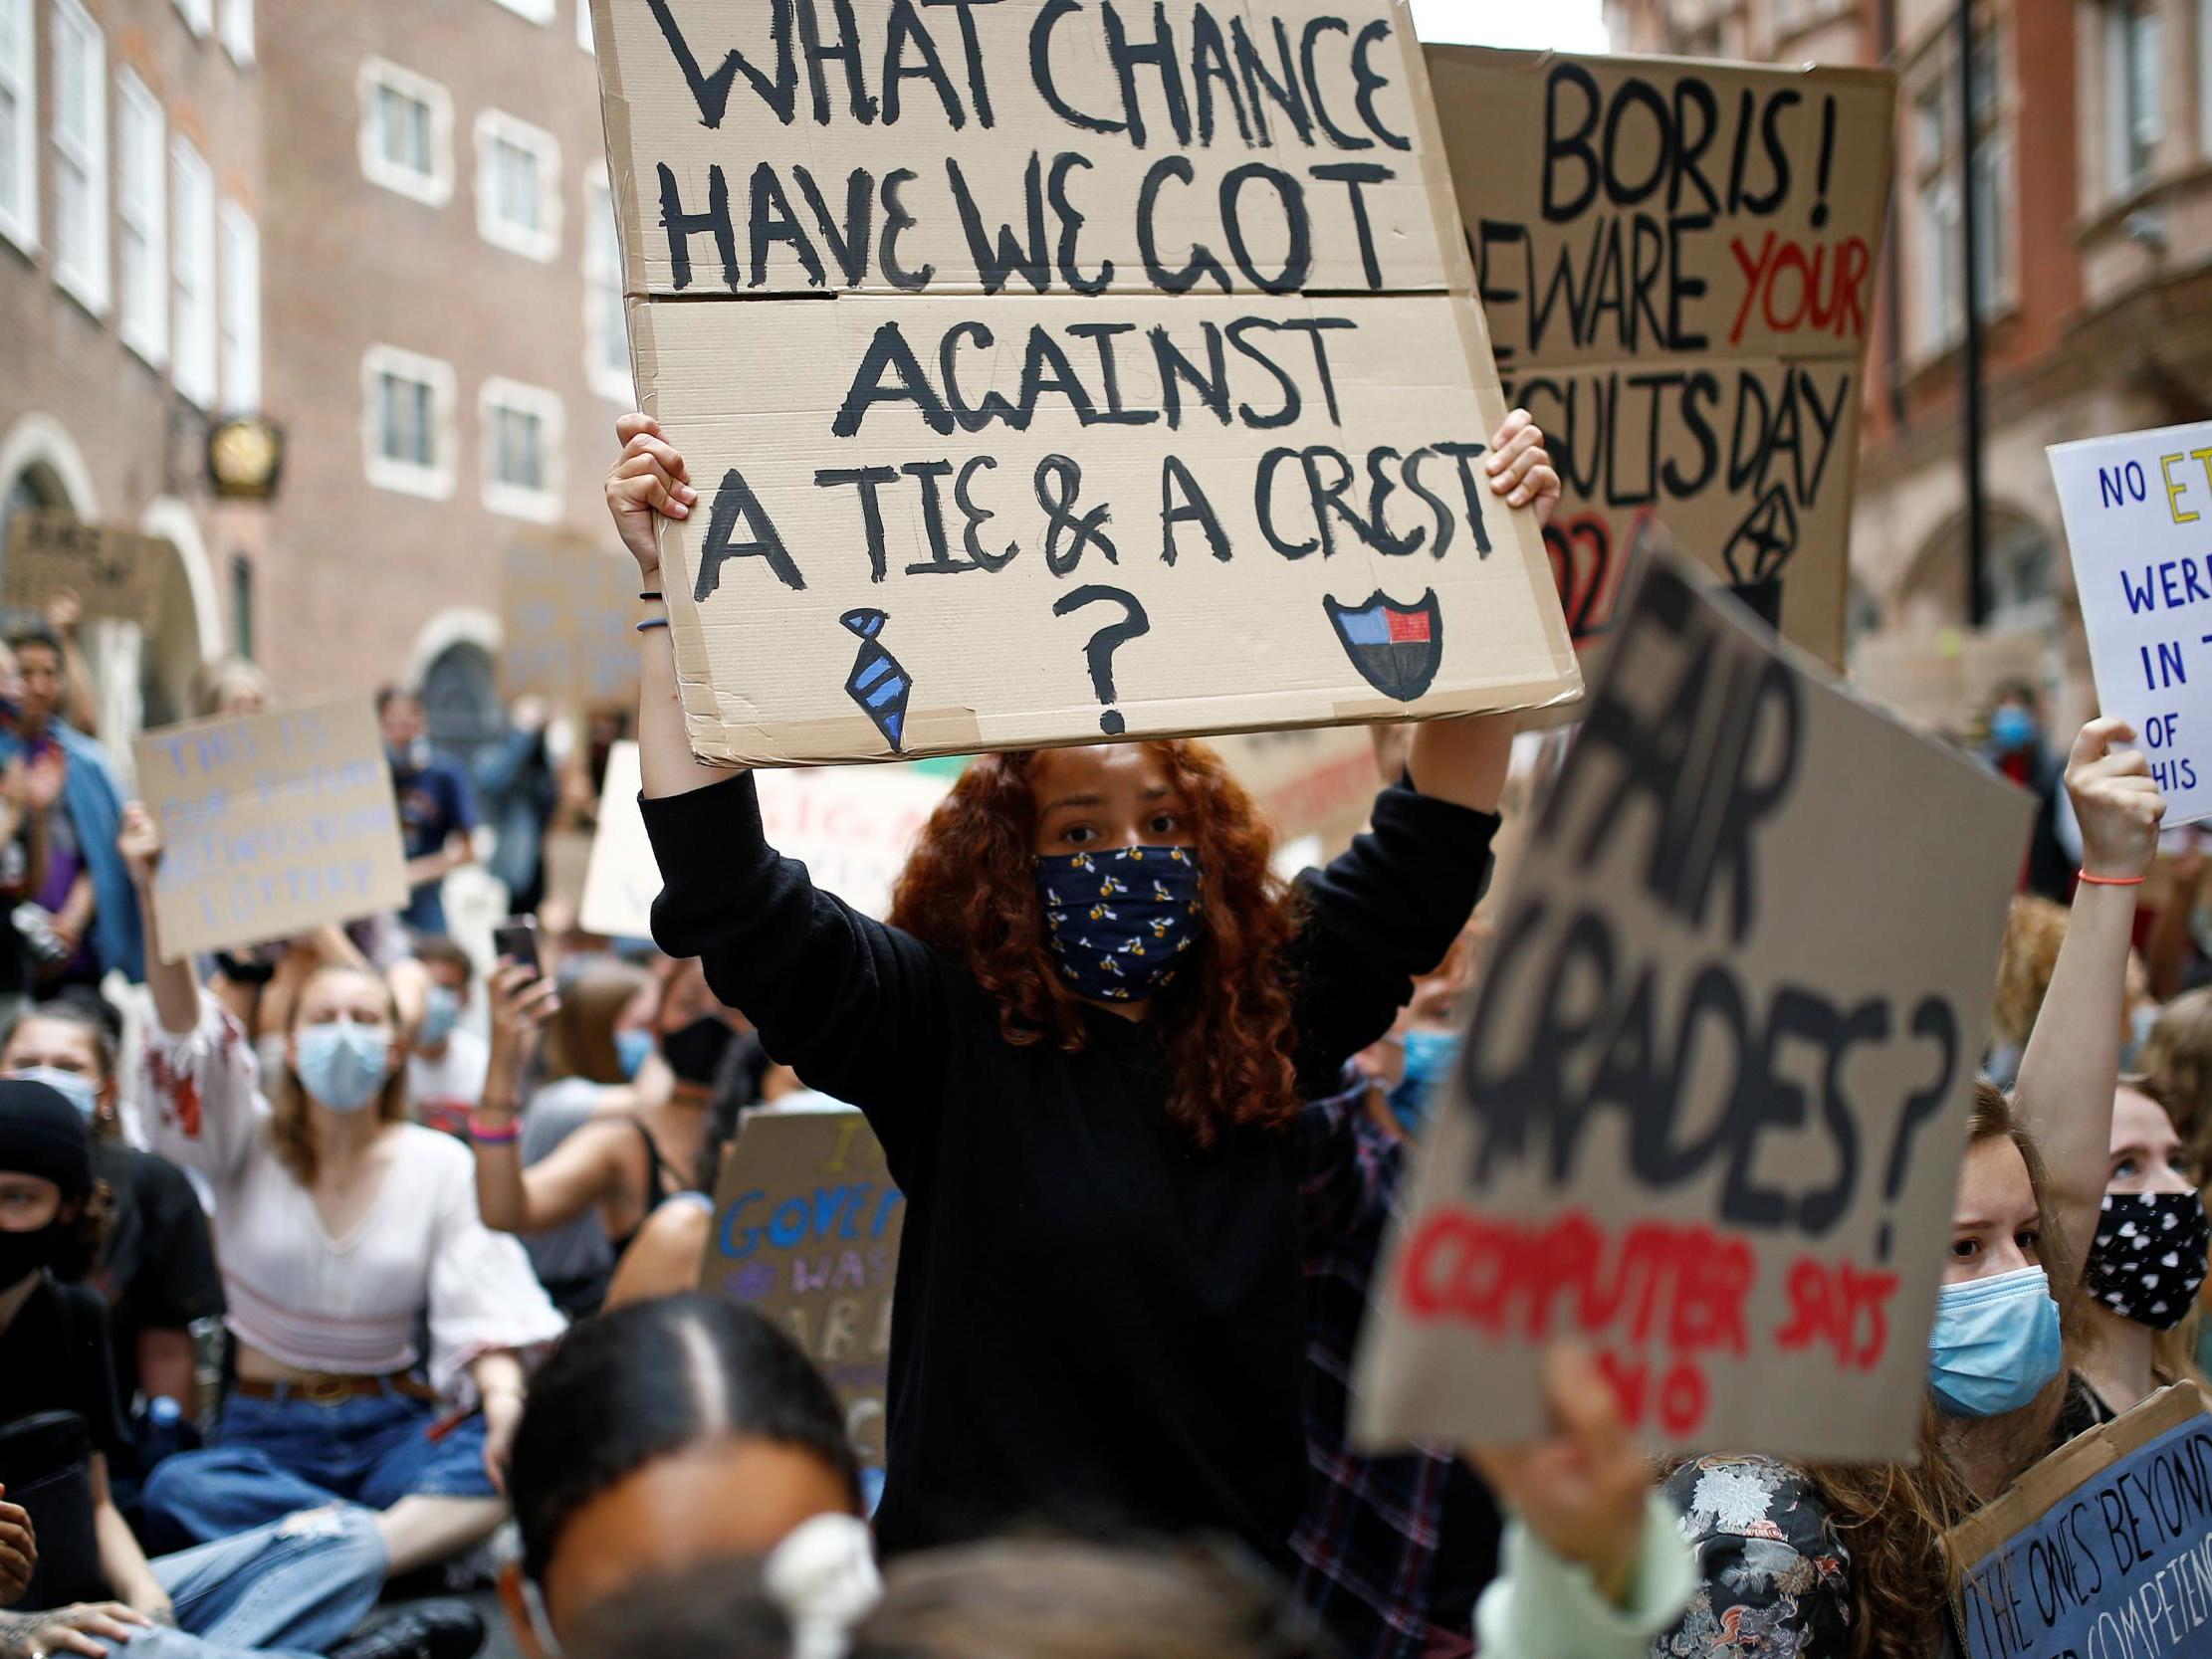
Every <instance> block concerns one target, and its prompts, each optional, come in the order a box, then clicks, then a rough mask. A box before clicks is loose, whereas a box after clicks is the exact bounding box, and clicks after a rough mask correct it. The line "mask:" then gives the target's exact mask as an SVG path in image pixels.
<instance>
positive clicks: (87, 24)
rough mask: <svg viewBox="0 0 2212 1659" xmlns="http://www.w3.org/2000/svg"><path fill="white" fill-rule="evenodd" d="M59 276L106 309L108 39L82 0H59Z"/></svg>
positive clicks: (88, 304)
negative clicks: (79, 1)
mask: <svg viewBox="0 0 2212 1659" xmlns="http://www.w3.org/2000/svg"><path fill="white" fill-rule="evenodd" d="M52 34H53V40H54V280H55V281H56V282H58V283H60V284H61V285H62V287H63V288H64V289H66V290H67V291H68V292H69V293H71V294H73V295H75V296H76V297H77V298H78V299H79V300H80V301H82V302H83V303H84V305H85V308H86V309H87V310H88V311H92V312H93V313H94V314H95V315H96V316H105V315H107V313H108V302H109V275H108V42H107V39H106V37H104V36H103V35H102V34H101V32H100V25H99V24H98V23H95V22H94V21H93V17H92V14H91V13H90V12H88V11H86V10H85V8H84V7H83V6H81V5H79V4H78V0H54V9H53V25H52Z"/></svg>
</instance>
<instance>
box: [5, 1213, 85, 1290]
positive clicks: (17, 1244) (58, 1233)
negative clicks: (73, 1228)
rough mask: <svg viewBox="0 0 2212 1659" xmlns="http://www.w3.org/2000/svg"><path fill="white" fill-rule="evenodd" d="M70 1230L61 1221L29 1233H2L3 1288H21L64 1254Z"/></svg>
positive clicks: (51, 1222) (49, 1223) (52, 1222)
mask: <svg viewBox="0 0 2212 1659" xmlns="http://www.w3.org/2000/svg"><path fill="white" fill-rule="evenodd" d="M67 1241H68V1229H67V1228H65V1227H64V1226H63V1225H62V1223H61V1222H59V1221H50V1222H48V1223H47V1224H46V1225H45V1226H43V1227H40V1228H38V1229H37V1230H35V1231H33V1232H28V1233H0V1288H5V1287H6V1286H9V1285H19V1284H21V1283H22V1282H23V1281H24V1280H26V1279H28V1278H29V1277H30V1276H31V1275H32V1274H34V1273H36V1272H38V1270H39V1269H40V1268H42V1267H45V1266H47V1265H49V1264H50V1263H51V1262H52V1261H53V1260H54V1258H55V1257H56V1256H58V1255H60V1254H61V1252H62V1246H63V1245H64V1244H65V1243H66V1242H67Z"/></svg>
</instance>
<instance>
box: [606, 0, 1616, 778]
mask: <svg viewBox="0 0 2212 1659" xmlns="http://www.w3.org/2000/svg"><path fill="white" fill-rule="evenodd" d="M835 14H836V15H835V22H834V24H832V23H831V20H830V18H829V17H828V15H827V13H826V12H825V10H824V8H823V7H822V6H821V5H820V4H819V3H818V0H765V3H764V0H646V3H645V4H642V5H616V4H614V3H613V0H593V20H594V24H595V26H596V30H597V39H598V43H599V72H600V87H601V93H602V104H603V108H604V112H605V118H606V131H607V155H608V163H609V173H610V175H611V177H612V179H613V181H614V187H615V194H616V199H617V217H618V219H619V220H620V224H621V231H622V237H623V243H624V250H625V259H624V265H625V271H626V280H627V284H628V287H629V291H630V293H631V294H632V296H633V299H632V301H631V306H630V338H631V348H632V357H633V360H634V362H635V364H636V371H637V377H638V385H639V387H640V392H641V396H642V397H643V399H644V404H645V408H646V411H647V412H648V413H650V414H652V415H653V416H655V418H657V419H658V420H659V422H660V423H661V425H662V427H663V428H664V429H665V431H666V433H667V435H668V437H669V439H670V441H671V442H672V443H673V444H674V445H675V446H676V447H677V449H679V450H680V451H681V452H682V453H683V455H684V456H685V458H686V461H687V463H688V465H689V467H690V471H691V476H692V479H693V481H694V484H695V485H696V487H697V488H698V490H699V491H700V503H699V506H698V508H697V509H696V510H695V511H694V513H693V514H692V516H691V517H690V518H689V519H688V520H686V521H683V522H680V523H678V522H663V523H662V524H661V526H660V541H661V555H662V563H663V568H664V570H665V571H666V573H667V578H668V579H667V582H666V591H667V594H668V602H669V608H670V617H671V623H672V626H673V629H674V634H675V651H676V663H677V671H678V677H679V680H680V682H681V685H682V693H683V699H684V707H685V712H686V715H687V718H688V723H689V727H690V732H691V738H692V744H693V747H694V749H695V750H696V751H697V752H698V753H699V754H700V755H701V756H702V757H704V758H706V759H709V760H716V761H725V762H729V761H749V762H757V763H762V764H776V765H787V764H802V763H805V762H809V761H838V760H853V759H885V758H890V757H892V756H896V755H926V754H947V753H967V752H974V751H977V750H984V749H996V748H1008V747H1018V746H1025V745H1030V744H1048V743H1071V742H1085V741H1096V740H1098V739H1099V738H1100V737H1101V735H1106V736H1119V735H1128V736H1131V737H1145V736H1159V735H1168V734H1174V733H1188V732H1205V731H1217V730H1254V729H1261V728H1267V727H1280V726H1311V725H1327V724H1343V723H1352V722H1360V721H1372V720H1380V719H1399V718H1405V717H1409V716H1410V717H1413V718H1426V717H1431V716H1437V715H1444V714H1455V713H1462V712H1465V711H1468V710H1476V709H1508V708H1531V707H1540V706H1546V705H1551V704H1554V703H1559V702H1564V701H1568V700H1570V699H1571V698H1572V696H1573V695H1574V693H1575V692H1576V690H1577V689H1578V686H1579V681H1578V678H1577V671H1576V668H1575V665H1574V660H1573V652H1572V649H1571V647H1570V646H1569V644H1568V640H1567V635H1566V630H1565V626H1564V624H1563V621H1562V619H1561V617H1560V614H1559V606H1558V601H1557V597H1556V594H1555V592H1554V589H1553V587H1552V583H1551V578H1550V574H1549V570H1548V567H1547V565H1546V561H1545V558H1544V553H1543V547H1542V542H1541V538H1540V536H1539V535H1538V533H1537V531H1536V527H1535V521H1534V515H1533V514H1532V513H1530V512H1528V511H1525V510H1522V511H1514V512H1508V511H1506V510H1505V508H1504V506H1503V504H1502V502H1501V501H1500V500H1499V498H1497V497H1496V496H1494V495H1493V494H1491V493H1490V491H1489V488H1488V485H1487V482H1486V479H1485V476H1484V473H1483V467H1484V465H1485V460H1486V457H1487V455H1488V450H1487V448H1486V446H1487V445H1488V443H1489V441H1490V438H1491V436H1492V435H1493V434H1494V433H1495V432H1496V430H1497V428H1498V426H1499V425H1500V424H1501V422H1502V421H1503V418H1504V416H1505V413H1506V407H1507V406H1506V403H1505V401H1504V398H1503V396H1502V395H1501V393H1500V390H1499V387H1498V383H1497V376H1496V372H1495V369H1494V367H1493V365H1492V363H1491V361H1490V354H1489V345H1488V339H1487V336H1486V334H1485V332H1484V327H1483V321H1482V315H1481V311H1480V309H1479V308H1478V307H1477V306H1476V305H1475V303H1474V299H1473V273H1472V268H1471V267H1470V266H1469V264H1468V262H1467V258H1466V252H1465V249H1464V247H1463V246H1462V244H1461V241H1460V237H1459V233H1458V226H1457V222H1456V215H1455V214H1454V213H1453V211H1452V208H1451V202H1450V194H1449V187H1448V182H1447V179H1446V175H1445V171H1444V167H1443V163H1442V154H1441V147H1440V142H1439V139H1438V135H1437V129H1436V121H1435V113H1434V110H1433V109H1432V108H1431V106H1430V101H1429V90H1428V84H1427V80H1426V76H1425V73H1424V71H1423V67H1422V60H1421V54H1420V51H1419V49H1418V47H1417V45H1416V43H1415V41H1414V37H1413V31H1412V28H1411V24H1410V20H1409V15H1408V13H1407V12H1406V10H1405V8H1404V6H1403V4H1398V3H1393V0H1345V3H1343V4H1337V5H1328V6H1324V5H1322V4H1320V3H1319V0H1251V3H1246V0H1237V3H1235V4H1223V3H1221V0H1161V3H1160V4H1159V5H1157V6H1155V7H1154V8H1152V9H1151V11H1150V14H1149V15H1148V16H1146V17H1145V18H1144V19H1143V20H1142V22H1141V24H1140V22H1139V21H1137V20H1136V19H1135V17H1134V14H1132V15H1131V16H1130V17H1126V18H1125V17H1124V16H1123V15H1122V13H1121V12H1120V10H1118V9H1117V8H1115V7H1112V6H1106V5H1102V4H1101V5H1094V4H1090V3H1088V0H1078V3H1074V4H1069V3H1065V0H999V3H995V4H993V5H989V6H983V5H968V4H962V5H956V6H927V5H922V4H918V3H916V0H849V3H848V0H840V4H839V5H838V6H837V7H836V8H835ZM794 25H795V29H794ZM825 29H827V30H828V31H829V35H828V36H827V37H825V36H824V35H823V30H825ZM1140 36H1141V38H1139V37H1140Z"/></svg>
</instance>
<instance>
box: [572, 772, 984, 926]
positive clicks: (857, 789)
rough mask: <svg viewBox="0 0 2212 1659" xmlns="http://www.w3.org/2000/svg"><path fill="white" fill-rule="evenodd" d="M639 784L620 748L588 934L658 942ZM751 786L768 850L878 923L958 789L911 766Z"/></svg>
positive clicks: (596, 850)
mask: <svg viewBox="0 0 2212 1659" xmlns="http://www.w3.org/2000/svg"><path fill="white" fill-rule="evenodd" d="M638 781H639V779H638V762H637V745H636V744H635V743H627V742H625V743H617V744H615V745H614V747H613V749H612V750H610V751H609V753H608V756H607V775H606V790H605V794H604V796H603V797H602V798H601V800H600V803H599V834H598V838H597V840H596V841H594V842H593V843H592V847H591V867H590V873H589V874H588V875H587V876H586V877H585V880H584V888H583V910H582V916H581V920H582V923H583V927H584V931H585V932H586V933H604V934H608V935H611V936H617V937H631V938H646V937H650V936H651V934H652V922H653V901H654V900H655V899H656V898H658V897H659V896H660V890H661V879H660V867H659V866H658V865H657V864H656V863H655V862H654V860H653V844H652V842H651V841H650V840H648V839H647V837H646V834H645V818H644V815H643V814H642V813H640V812H639V811H638V806H637V791H638ZM754 782H755V785H756V786H757V787H758V788H759V790H760V797H761V827H762V830H763V831H764V832H765V833H766V835H767V836H768V842H769V845H770V846H772V847H774V849H775V850H776V851H777V852H779V853H781V854H782V855H783V856H784V857H785V858H795V859H797V860H798V861H799V862H800V863H801V864H803V865H805V866H806V871H807V874H808V875H809V876H810V877H812V878H813V882H814V885H815V886H816V887H819V888H823V889H825V890H826V891H828V892H831V893H834V894H836V895H837V897H838V898H840V899H842V900H844V902H845V903H846V904H848V905H850V906H852V908H853V909H855V910H857V911H860V912H862V913H863V914H865V915H868V916H873V917H876V918H878V919H880V918H882V917H884V916H885V915H887V914H889V912H890V909H891V889H892V886H893V884H895V883H896V882H897V881H898V879H899V872H900V871H901V870H903V869H904V868H905V867H906V858H907V854H908V853H909V852H910V851H912V850H913V846H914V838H915V836H916V835H918V834H919V833H920V832H921V828H922V826H923V825H924V824H925V823H927V822H928V821H929V816H930V814H931V813H932V812H934V811H936V810H937V803H938V802H939V801H941V800H943V799H944V798H945V792H946V790H948V789H950V788H951V787H952V782H953V780H952V779H951V778H950V777H946V776H942V775H935V776H933V775H931V774H929V773H925V772H923V771H920V770H919V769H917V768H915V767H912V766H871V767H868V768H866V769H857V770H856V769H851V768H838V767H807V768H803V769H799V770H794V771H787V772H763V773H761V774H760V775H759V776H758V777H757V778H755V779H754Z"/></svg>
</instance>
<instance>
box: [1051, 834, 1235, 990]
mask: <svg viewBox="0 0 2212 1659" xmlns="http://www.w3.org/2000/svg"><path fill="white" fill-rule="evenodd" d="M1036 874H1037V897H1038V899H1039V900H1041V901H1042V902H1043V905H1044V930H1045V935H1046V937H1048V938H1049V939H1050V940H1051V943H1052V953H1053V955H1054V956H1056V957H1057V958H1058V959H1059V963H1060V974H1061V977H1063V978H1064V979H1066V980H1067V982H1068V984H1069V985H1071V986H1072V987H1074V990H1075V994H1076V995H1078V996H1087V997H1089V998H1091V999H1092V1000H1093V1001H1097V1002H1143V1001H1145V1000H1146V999H1147V998H1148V997H1150V996H1151V995H1152V994H1153V992H1155V991H1158V990H1161V989H1163V988H1165V987H1166V986H1167V985H1169V984H1170V983H1172V982H1173V980H1174V979H1175V970H1176V967H1177V965H1178V964H1179V963H1180V962H1181V960H1182V958H1183V955H1184V953H1185V952H1186V951H1188V950H1189V949H1190V948H1191V946H1192V944H1193V942H1195V941H1196V939H1197V938H1198V936H1199V930H1200V928H1201V927H1202V926H1203V924H1202V923H1201V922H1200V920H1199V894H1200V893H1201V892H1202V891H1204V888H1205V883H1206V877H1205V872H1204V871H1203V870H1201V868H1200V866H1199V855H1198V853H1197V852H1196V851H1195V850H1194V849H1192V848H1189V847H1123V848H1120V849H1118V850H1116V851H1114V852H1102V853H1066V854H1061V855H1057V856H1055V857H1051V858H1039V859H1038V860H1037V861H1036Z"/></svg>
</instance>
